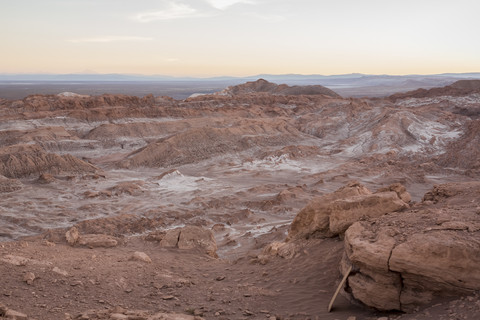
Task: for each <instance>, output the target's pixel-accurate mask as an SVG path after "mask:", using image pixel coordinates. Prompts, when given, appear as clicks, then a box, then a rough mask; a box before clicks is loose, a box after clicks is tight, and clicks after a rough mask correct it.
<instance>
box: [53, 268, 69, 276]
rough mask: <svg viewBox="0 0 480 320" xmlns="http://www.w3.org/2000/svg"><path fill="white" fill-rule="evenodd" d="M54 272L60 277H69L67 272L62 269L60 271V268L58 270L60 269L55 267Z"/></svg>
mask: <svg viewBox="0 0 480 320" xmlns="http://www.w3.org/2000/svg"><path fill="white" fill-rule="evenodd" d="M52 271H53V272H55V273H57V274H60V275H62V276H65V277H66V276H68V272H67V271H65V270H62V269H60V268H58V267H54V268H53V269H52Z"/></svg>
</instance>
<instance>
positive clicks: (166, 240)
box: [146, 226, 217, 258]
mask: <svg viewBox="0 0 480 320" xmlns="http://www.w3.org/2000/svg"><path fill="white" fill-rule="evenodd" d="M146 239H147V240H153V241H159V243H160V246H161V247H164V248H178V249H185V250H189V249H194V250H200V251H202V252H204V253H206V254H208V255H210V256H212V257H215V258H216V257H217V243H216V241H215V238H214V236H213V233H212V231H211V230H207V229H203V228H201V227H197V226H186V227H183V228H175V229H171V230H168V231H166V232H152V233H151V234H150V235H148V236H147V238H146Z"/></svg>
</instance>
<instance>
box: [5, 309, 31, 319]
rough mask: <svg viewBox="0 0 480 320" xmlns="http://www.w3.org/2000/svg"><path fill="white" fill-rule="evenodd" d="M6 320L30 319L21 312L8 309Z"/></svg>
mask: <svg viewBox="0 0 480 320" xmlns="http://www.w3.org/2000/svg"><path fill="white" fill-rule="evenodd" d="M5 319H11V320H27V319H28V317H27V315H26V314H23V313H21V312H18V311H15V310H11V309H8V310H7V312H5Z"/></svg>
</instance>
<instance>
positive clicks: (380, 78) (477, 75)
mask: <svg viewBox="0 0 480 320" xmlns="http://www.w3.org/2000/svg"><path fill="white" fill-rule="evenodd" d="M257 79H265V80H268V81H271V82H276V83H278V82H285V83H287V82H289V83H291V82H301V83H307V82H308V83H313V82H315V83H316V82H323V83H326V84H336V85H342V84H344V85H347V84H358V83H362V84H365V83H369V84H373V85H377V84H379V83H386V82H399V81H432V80H441V79H443V80H444V79H455V80H458V79H480V72H472V73H443V74H433V75H402V76H395V75H371V74H361V73H350V74H340V75H328V76H325V75H319V74H312V75H302V74H280V75H274V74H259V75H254V76H247V77H230V76H222V77H209V78H200V77H174V76H165V75H136V74H117V73H110V74H93V73H92V74H80V73H78V74H6V73H0V81H99V82H103V81H132V82H133V81H238V82H246V81H252V80H257Z"/></svg>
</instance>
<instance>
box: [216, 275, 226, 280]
mask: <svg viewBox="0 0 480 320" xmlns="http://www.w3.org/2000/svg"><path fill="white" fill-rule="evenodd" d="M225 278H226V277H225V276H218V277H217V278H216V279H215V280H217V281H222V280H225Z"/></svg>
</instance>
